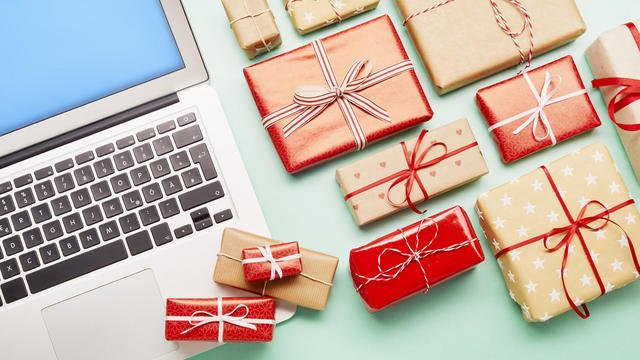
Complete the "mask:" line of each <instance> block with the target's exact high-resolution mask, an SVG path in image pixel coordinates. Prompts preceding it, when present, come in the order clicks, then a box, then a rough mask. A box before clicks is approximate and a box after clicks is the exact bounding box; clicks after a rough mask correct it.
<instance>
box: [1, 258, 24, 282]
mask: <svg viewBox="0 0 640 360" xmlns="http://www.w3.org/2000/svg"><path fill="white" fill-rule="evenodd" d="M0 273H1V274H2V278H3V279H5V280H7V279H10V278H12V277H14V276H16V275H18V274H20V269H19V268H18V262H17V261H16V259H15V258H11V259H9V260H6V261H3V262H0Z"/></svg>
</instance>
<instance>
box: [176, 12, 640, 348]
mask: <svg viewBox="0 0 640 360" xmlns="http://www.w3.org/2000/svg"><path fill="white" fill-rule="evenodd" d="M237 1H240V0H237ZM478 1H482V0H478ZM184 2H185V8H186V10H187V13H188V15H189V19H190V21H191V24H192V26H193V29H194V32H195V35H196V37H197V39H198V43H199V45H200V49H201V51H202V54H203V56H204V59H205V61H206V63H207V66H208V69H209V72H210V74H211V78H212V80H211V83H212V84H214V85H215V87H216V89H217V90H218V92H219V95H220V98H221V100H222V105H223V107H224V110H225V112H226V114H227V117H228V118H229V121H230V123H231V127H232V129H233V133H234V136H235V139H236V141H237V143H238V146H239V147H240V151H241V153H242V157H243V159H244V161H245V165H246V166H247V168H248V171H249V175H250V176H251V180H252V182H253V186H254V187H255V190H256V193H257V195H258V199H259V201H260V204H261V205H262V209H263V211H264V214H265V216H266V219H267V222H268V224H269V227H270V229H271V233H272V235H273V237H274V238H276V239H279V240H284V241H294V240H297V241H299V242H300V244H301V245H302V246H304V247H308V248H311V249H314V250H318V251H322V252H326V253H329V254H333V255H336V256H338V257H340V264H339V266H338V271H337V273H336V276H335V284H334V288H333V290H332V292H331V297H330V298H329V303H328V306H327V309H326V310H325V311H314V310H309V309H304V308H301V307H298V312H297V313H296V315H295V316H294V317H293V318H292V319H291V320H289V321H287V322H286V323H283V324H281V325H278V327H277V329H276V331H275V337H274V340H273V342H271V343H266V344H227V345H224V346H222V347H220V348H217V349H214V350H211V351H209V352H207V353H204V354H202V355H200V356H198V357H196V359H198V360H205V359H293V358H297V359H322V360H326V359H349V358H353V359H363V358H365V357H369V358H376V359H394V358H399V356H400V355H402V356H410V357H411V358H413V359H442V358H445V357H446V358H452V357H453V358H482V359H485V358H491V359H516V358H517V359H525V358H535V359H540V358H558V357H560V356H564V357H566V358H575V359H580V358H582V359H587V358H589V359H591V358H597V357H602V358H616V359H618V358H622V357H623V356H624V357H627V358H630V359H637V358H639V356H640V355H639V354H640V349H638V348H637V347H636V346H635V343H636V341H637V340H634V339H637V334H638V320H640V303H639V302H638V298H639V297H640V286H638V285H637V284H632V285H630V286H627V287H626V288H623V289H620V290H616V291H614V292H613V293H611V294H608V295H606V296H604V297H602V298H600V299H598V300H596V301H595V302H592V303H591V304H590V305H589V309H590V310H591V313H592V315H591V318H589V319H588V320H581V319H580V318H579V317H578V316H577V315H576V314H574V313H573V312H568V313H566V314H564V315H562V316H559V317H557V318H554V319H552V320H550V321H549V322H547V323H543V324H531V323H527V322H525V321H524V320H523V319H522V316H521V311H520V308H519V307H518V306H516V304H515V303H514V302H513V301H511V299H510V298H509V295H508V293H507V289H506V286H505V284H504V281H503V279H502V276H501V274H500V271H499V269H498V266H497V264H496V262H495V260H494V259H493V258H492V257H491V255H490V254H491V251H490V249H489V246H488V244H487V242H486V239H484V237H482V234H481V232H480V226H479V224H478V220H477V216H476V214H475V212H474V211H473V205H474V203H475V200H476V196H477V194H479V193H481V192H483V191H486V190H488V189H491V188H493V187H495V186H498V185H500V184H502V183H504V182H506V181H508V180H509V179H511V178H513V177H516V176H519V175H521V174H524V173H526V172H528V171H530V170H532V169H534V168H536V167H538V166H539V165H541V164H544V163H547V162H550V161H551V160H554V159H556V158H558V157H561V156H563V155H565V154H568V153H570V152H572V151H574V150H577V149H579V148H581V147H583V146H585V145H587V144H590V143H593V142H595V141H603V142H605V143H606V145H607V146H608V148H609V150H610V151H611V153H612V155H613V158H614V159H615V161H616V162H617V163H618V166H619V168H620V171H621V173H622V175H623V176H624V179H625V182H626V184H627V186H628V187H629V189H630V190H631V193H632V194H635V195H637V194H639V193H640V186H638V183H637V182H636V180H635V178H634V176H633V172H632V170H631V167H630V164H629V162H628V160H627V158H626V156H625V153H624V150H623V148H622V144H621V143H620V141H619V139H618V136H617V134H616V131H615V128H614V125H613V124H612V123H611V122H610V121H609V119H608V116H607V113H606V111H605V106H604V103H603V100H602V97H601V96H600V93H599V91H596V90H593V89H591V87H590V86H587V88H588V89H589V94H590V96H591V99H592V101H593V103H594V105H595V106H596V108H597V110H598V114H599V115H600V117H601V118H602V122H603V125H602V126H601V127H599V128H597V129H596V130H594V131H591V132H589V133H587V134H583V135H581V136H578V137H575V138H573V139H570V140H568V141H565V142H563V143H561V144H558V145H557V146H555V147H553V148H549V149H546V150H543V151H541V152H538V153H536V154H534V155H532V156H529V157H527V158H525V159H522V160H519V161H517V162H515V163H513V164H511V165H504V164H502V162H501V161H500V158H499V155H498V152H497V149H496V146H495V145H494V143H493V141H492V140H491V138H490V136H489V134H488V133H487V131H486V126H485V125H484V121H483V120H482V118H481V116H480V113H479V112H478V110H477V108H476V106H475V102H474V96H475V92H476V91H477V90H478V89H480V88H481V87H485V86H487V85H490V84H493V83H496V82H498V81H500V80H503V79H506V78H508V77H511V76H513V75H515V74H516V72H517V70H516V69H515V68H511V69H508V70H506V71H503V72H501V73H499V74H497V75H494V76H491V77H489V78H486V79H484V80H482V81H479V82H476V83H474V84H471V85H469V86H466V87H464V88H462V89H460V90H457V91H454V92H453V93H450V94H448V95H445V96H438V95H436V93H435V91H434V89H433V86H432V84H431V82H430V80H429V78H428V76H427V75H426V72H425V71H424V69H423V67H422V64H421V62H420V58H419V57H418V55H417V53H416V51H415V49H414V47H413V45H412V43H411V41H410V38H409V36H408V34H407V32H406V31H405V29H404V28H403V27H402V21H401V18H400V15H399V13H398V12H397V10H396V8H395V5H394V3H393V2H392V1H390V0H382V1H381V2H380V5H379V7H378V8H377V9H376V10H373V11H371V12H368V13H365V14H361V15H359V16H356V17H354V18H351V19H348V20H346V21H344V22H343V23H341V24H336V25H333V26H330V27H328V28H324V29H322V30H319V31H315V32H312V33H310V34H307V35H305V36H300V35H298V34H297V33H296V32H295V30H294V28H293V26H292V25H291V23H290V21H289V18H288V16H287V14H286V12H285V10H284V6H283V4H282V1H281V0H269V4H270V6H271V9H272V11H273V13H274V15H275V18H276V21H277V23H278V26H279V27H280V31H281V33H282V39H283V45H282V46H281V47H280V48H278V49H276V50H275V51H273V52H272V53H271V54H267V55H263V56H260V57H258V58H257V59H255V60H253V61H249V60H247V59H246V58H245V56H244V54H243V53H242V51H241V50H240V49H239V48H238V46H237V44H236V40H235V37H234V35H233V32H232V31H231V30H230V28H229V26H228V23H227V19H226V16H225V13H224V10H223V8H222V5H221V3H220V1H219V0H184ZM577 2H578V6H579V7H580V11H581V12H582V15H583V17H584V19H585V22H586V23H587V28H588V30H587V32H586V33H585V34H584V35H583V36H582V37H580V38H579V39H578V40H577V41H575V42H574V43H572V44H570V45H567V46H564V47H562V48H560V49H557V50H554V51H552V52H550V53H547V54H545V55H542V56H540V57H537V58H535V59H534V62H533V66H534V67H537V66H540V65H543V64H545V63H547V62H549V61H552V60H555V59H557V58H559V57H561V56H564V55H567V54H571V55H573V56H574V60H575V62H576V63H577V65H578V69H579V70H580V73H581V75H582V77H583V80H584V81H585V83H586V84H589V82H590V80H591V79H592V75H591V71H590V69H589V66H588V64H587V62H586V59H585V57H584V50H585V49H586V48H587V46H589V45H590V44H591V43H592V42H593V40H594V39H595V38H596V37H597V36H598V34H600V33H601V32H603V31H605V30H607V29H609V28H611V27H614V26H617V25H619V24H622V23H624V22H627V21H629V20H632V19H634V16H638V15H640V2H639V1H635V0H633V1H632V0H610V1H602V0H578V1H577ZM383 14H388V15H389V16H390V17H391V20H392V21H393V22H394V24H395V25H396V29H397V31H398V33H399V34H400V37H401V38H402V41H403V43H404V46H405V48H406V49H407V52H408V54H409V57H410V58H411V60H413V62H414V64H415V65H416V72H417V74H418V78H419V79H420V82H421V83H422V86H423V88H424V91H425V93H426V94H427V97H428V99H429V102H430V103H431V106H432V107H433V109H434V112H435V116H434V118H433V119H432V120H431V121H429V122H428V123H426V124H425V125H424V127H425V128H427V129H434V128H436V127H439V126H441V125H443V124H446V123H447V122H449V121H452V120H455V119H458V118H460V117H467V118H468V119H469V122H470V123H471V127H472V128H473V131H474V133H475V135H476V137H477V139H478V142H479V143H480V147H481V148H482V150H483V153H484V155H485V157H486V159H487V163H488V166H489V170H490V174H489V175H487V176H485V177H483V178H482V179H480V180H478V181H475V182H473V183H471V184H469V185H466V186H464V187H462V188H460V189H457V190H454V191H451V192H449V193H448V194H444V195H441V196H439V197H437V198H434V199H431V200H429V201H428V202H427V203H425V204H422V205H421V208H425V207H426V208H427V209H428V210H429V213H431V214H434V213H436V212H439V211H441V210H444V209H447V208H449V207H451V206H453V205H458V204H459V205H462V206H463V207H464V208H465V210H467V212H468V213H469V215H470V217H471V219H472V222H473V225H474V227H475V229H476V231H477V232H478V233H479V236H480V238H481V243H482V247H483V249H484V251H485V254H486V255H488V258H487V259H486V260H485V262H484V263H482V264H480V265H479V266H478V267H477V268H476V269H475V270H473V271H471V272H468V273H466V274H464V275H462V276H460V277H457V278H455V279H452V280H451V281H448V282H446V283H444V284H442V285H439V286H437V287H435V288H433V289H432V290H431V291H430V292H429V293H428V294H426V295H418V296H415V297H413V298H411V299H409V300H407V301H404V302H402V303H400V304H398V305H396V306H394V307H392V308H390V309H387V310H384V311H381V312H379V313H377V314H374V315H371V314H369V313H367V312H366V311H365V309H364V306H363V304H362V302H361V300H360V297H359V296H358V295H357V294H356V292H355V291H354V289H353V286H352V282H351V277H350V276H349V272H348V256H349V250H350V249H352V248H354V247H357V246H360V245H363V244H365V243H368V242H370V241H372V240H374V239H376V238H378V237H379V236H382V235H384V234H387V233H389V232H391V231H394V230H395V229H397V228H398V227H401V226H404V225H407V224H410V223H412V222H415V221H416V220H417V219H418V216H417V215H416V214H414V213H412V212H411V211H409V210H406V211H402V212H400V213H399V214H396V215H393V216H390V217H388V218H386V219H384V220H381V221H379V222H377V223H374V224H372V225H370V226H366V227H364V228H362V229H360V228H358V226H356V225H355V223H354V222H353V219H352V218H351V215H350V213H349V211H348V209H347V207H346V206H345V203H344V201H343V200H342V197H341V193H340V190H339V189H338V186H337V184H336V182H335V179H334V173H335V169H336V168H337V167H339V166H342V165H345V164H347V163H350V162H352V161H355V160H357V159H360V158H362V157H365V156H367V155H369V154H372V153H374V152H376V151H379V150H381V149H384V148H386V147H388V146H390V145H392V144H396V143H398V142H399V141H401V140H403V139H405V138H409V137H412V136H416V135H417V134H418V132H419V131H420V130H419V129H412V130H409V131H407V132H404V133H401V134H399V135H396V136H394V137H392V138H389V139H386V140H384V141H382V142H379V143H377V144H374V145H371V146H370V147H368V148H367V149H365V150H364V151H361V152H359V153H353V154H349V155H347V156H344V157H342V158H340V159H337V160H334V161H331V162H329V163H327V164H324V165H321V166H319V167H317V168H314V169H311V170H308V171H305V172H303V173H301V174H298V175H290V174H288V173H287V172H286V171H285V170H284V168H283V166H282V164H281V163H280V160H279V158H278V155H277V154H276V152H275V150H274V148H273V146H272V144H271V142H270V140H269V137H268V135H267V133H266V131H265V130H264V129H263V128H262V126H261V124H260V116H259V114H258V111H257V110H256V107H255V104H254V102H253V99H252V98H251V94H250V92H249V88H248V87H247V84H246V82H245V80H244V77H243V75H242V68H243V67H244V66H247V65H250V64H253V63H255V62H257V61H261V60H264V59H267V58H268V57H270V56H273V55H277V54H281V53H283V52H285V51H288V50H291V49H294V48H296V47H298V46H300V45H304V44H306V43H308V42H310V41H312V40H314V39H317V38H321V37H324V36H327V35H329V34H333V33H335V32H337V31H340V30H343V29H346V28H348V27H351V26H354V25H357V24H359V23H361V22H363V21H366V20H368V19H372V18H374V17H377V16H380V15H383ZM469 21H473V19H469ZM487 26H497V25H495V24H493V23H492V24H487ZM534 30H535V29H534ZM451 31H455V29H454V28H452V29H451ZM354 60H355V58H354ZM470 61H473V60H472V59H470ZM381 105H383V104H381ZM613 245H615V246H617V244H613ZM613 245H612V246H613Z"/></svg>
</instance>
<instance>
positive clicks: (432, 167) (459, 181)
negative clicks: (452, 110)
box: [336, 118, 489, 225]
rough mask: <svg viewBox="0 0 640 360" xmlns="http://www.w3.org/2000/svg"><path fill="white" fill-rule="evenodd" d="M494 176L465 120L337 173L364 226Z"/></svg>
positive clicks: (365, 159)
mask: <svg viewBox="0 0 640 360" xmlns="http://www.w3.org/2000/svg"><path fill="white" fill-rule="evenodd" d="M488 172H489V170H488V169H487V165H486V163H485V160H484V157H483V156H482V153H481V152H480V148H479V147H478V143H477V142H476V138H475V137H474V135H473V132H472V131H471V128H470V127H469V122H468V121H467V119H465V118H462V119H459V120H456V121H453V122H450V123H449V124H447V125H444V126H442V127H439V128H437V129H434V130H433V131H429V132H427V131H426V130H425V131H422V132H421V133H420V135H419V136H418V137H416V138H414V139H411V140H408V141H403V142H401V143H400V144H397V145H394V146H392V147H390V148H388V149H386V150H383V151H380V152H378V153H375V154H372V155H370V156H368V157H366V158H363V159H361V160H358V161H356V162H354V163H351V164H349V165H346V166H343V167H341V168H339V169H338V170H336V180H337V181H338V184H339V185H340V189H341V190H342V193H343V194H344V199H345V201H346V203H347V206H348V207H349V211H350V212H351V214H352V215H353V218H354V219H355V221H356V223H357V224H358V225H364V224H368V223H370V222H373V221H375V220H378V219H380V218H382V217H385V216H387V215H390V214H392V213H395V212H397V211H400V210H402V209H406V208H411V209H412V210H413V211H415V212H417V213H420V212H421V211H419V210H418V209H417V208H416V205H415V204H417V203H419V202H421V201H424V200H426V199H428V198H430V197H434V196H436V195H439V194H441V193H444V192H446V191H449V190H451V189H453V188H456V187H458V186H461V185H463V184H465V183H468V182H470V181H473V180H475V179H477V178H479V177H481V176H483V175H485V174H487V173H488Z"/></svg>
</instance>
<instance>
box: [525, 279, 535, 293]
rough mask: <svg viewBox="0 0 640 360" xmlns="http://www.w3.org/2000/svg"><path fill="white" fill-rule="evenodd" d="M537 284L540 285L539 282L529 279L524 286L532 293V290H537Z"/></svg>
mask: <svg viewBox="0 0 640 360" xmlns="http://www.w3.org/2000/svg"><path fill="white" fill-rule="evenodd" d="M536 286H538V284H537V283H534V282H533V281H531V280H529V283H528V284H525V285H524V287H526V288H527V294H528V293H532V292H536Z"/></svg>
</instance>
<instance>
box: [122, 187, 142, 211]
mask: <svg viewBox="0 0 640 360" xmlns="http://www.w3.org/2000/svg"><path fill="white" fill-rule="evenodd" d="M122 203H123V204H124V208H125V209H127V210H131V209H135V208H137V207H140V206H142V204H143V202H142V196H141V195H140V192H139V191H138V190H133V191H130V192H128V193H126V194H124V195H122Z"/></svg>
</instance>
